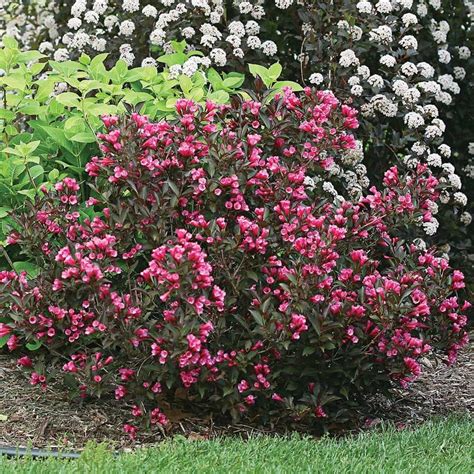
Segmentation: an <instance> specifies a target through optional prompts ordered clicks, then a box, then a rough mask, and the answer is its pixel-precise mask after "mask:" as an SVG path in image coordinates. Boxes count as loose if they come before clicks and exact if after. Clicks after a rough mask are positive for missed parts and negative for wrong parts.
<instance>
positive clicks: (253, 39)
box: [247, 36, 262, 49]
mask: <svg viewBox="0 0 474 474" xmlns="http://www.w3.org/2000/svg"><path fill="white" fill-rule="evenodd" d="M247 46H248V47H249V48H250V49H259V48H260V47H261V46H262V42H261V41H260V38H259V37H258V36H249V37H248V38H247Z"/></svg>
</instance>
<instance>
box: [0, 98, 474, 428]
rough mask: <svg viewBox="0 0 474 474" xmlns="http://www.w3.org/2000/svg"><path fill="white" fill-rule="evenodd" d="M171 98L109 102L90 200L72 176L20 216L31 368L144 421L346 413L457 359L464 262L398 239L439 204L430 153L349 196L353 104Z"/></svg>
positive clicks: (12, 298)
mask: <svg viewBox="0 0 474 474" xmlns="http://www.w3.org/2000/svg"><path fill="white" fill-rule="evenodd" d="M176 113H177V118H176V119H175V120H166V121H165V120H163V121H160V122H157V123H154V122H151V121H149V120H148V119H147V118H146V117H145V116H141V115H138V114H132V115H131V117H129V118H125V119H120V118H119V117H117V116H107V117H104V119H103V120H104V124H105V127H106V129H107V130H106V133H103V134H100V135H99V139H100V140H101V151H102V154H101V156H98V157H94V158H92V160H91V161H90V162H89V163H88V164H87V166H86V170H87V172H88V174H89V176H90V177H91V179H92V180H93V184H92V190H93V192H92V195H91V197H90V199H88V201H87V203H83V202H80V197H79V196H80V195H79V184H78V183H77V182H76V181H75V180H74V179H71V178H67V179H64V180H63V181H61V182H59V183H57V184H56V186H55V188H54V189H53V190H47V189H44V190H43V196H42V197H41V198H38V199H37V200H36V201H35V203H34V205H32V206H31V209H30V211H29V212H27V213H24V214H22V215H19V216H17V218H16V221H17V224H16V228H15V230H14V231H13V232H12V234H11V235H10V238H9V242H10V244H11V245H18V246H21V248H22V250H23V252H25V253H27V254H28V255H29V256H30V258H31V259H32V260H34V261H36V262H37V265H38V269H37V276H36V277H32V276H28V275H26V274H20V275H19V274H17V273H15V272H11V271H4V272H1V273H0V282H1V285H2V290H1V293H0V316H2V317H8V318H11V322H8V323H2V324H1V326H0V334H1V335H3V336H4V337H5V340H6V341H7V345H8V347H9V349H10V350H12V351H13V350H15V349H17V348H18V347H19V346H20V345H23V344H24V343H29V344H30V345H31V344H32V345H33V348H35V349H37V348H38V346H40V348H39V350H38V352H36V353H35V357H34V358H33V359H32V358H30V355H28V356H22V357H21V358H20V359H19V361H18V363H19V365H21V366H23V367H25V368H26V369H27V370H29V371H30V373H31V383H32V384H34V385H41V386H45V385H46V384H47V383H48V381H49V379H51V378H53V379H61V378H62V379H63V380H64V381H65V382H66V384H67V386H68V387H69V388H70V390H72V391H73V393H76V394H79V395H80V396H82V397H84V398H85V397H88V396H105V395H110V394H113V395H114V396H115V398H116V399H117V400H121V401H123V402H125V403H128V404H131V406H132V408H131V415H130V418H131V419H130V420H129V421H128V423H127V424H126V425H125V426H124V429H125V431H126V432H127V433H129V434H130V435H131V436H132V437H133V436H135V435H136V431H137V429H138V426H139V424H140V423H141V422H143V423H145V424H148V425H160V426H162V425H166V424H167V417H166V409H165V407H166V402H169V403H171V404H174V405H176V404H180V403H185V404H187V405H188V406H196V405H197V406H199V407H200V409H202V408H203V407H205V409H206V410H208V411H222V412H223V413H227V414H230V415H232V416H233V417H234V418H235V419H236V418H238V417H242V416H243V417H252V419H255V418H254V417H257V418H258V419H260V420H263V421H265V420H267V419H268V418H269V417H278V418H281V417H282V416H285V417H289V418H290V419H292V420H294V421H297V422H306V421H309V422H313V423H316V424H322V423H326V422H328V423H333V422H340V421H344V420H347V418H348V417H349V416H351V413H352V409H353V408H355V407H357V406H359V405H360V404H361V403H363V401H364V400H365V399H366V397H367V396H368V395H370V394H372V393H376V392H379V391H381V390H384V389H386V388H388V387H390V386H391V385H392V384H394V383H400V384H402V385H404V386H405V385H407V384H408V383H409V382H410V381H412V380H413V379H414V378H416V377H417V376H418V375H419V374H420V372H421V365H420V360H421V359H422V358H426V357H429V356H432V355H434V354H437V353H445V354H447V355H448V361H449V362H450V363H452V362H454V360H455V358H456V353H457V351H458V350H459V348H460V347H462V346H463V345H464V344H465V343H466V342H467V334H466V332H465V331H464V330H463V327H464V326H465V324H466V317H465V316H464V315H463V313H464V311H465V310H466V309H467V307H468V306H469V305H468V303H463V302H461V301H458V299H457V297H456V292H457V291H458V290H460V289H462V288H463V287H464V281H463V275H462V273H461V272H459V271H456V270H452V269H451V268H450V266H449V264H448V262H447V260H446V259H444V258H442V257H440V256H438V255H437V254H436V251H435V250H426V249H424V248H422V246H421V245H419V244H418V242H417V241H416V240H415V241H414V243H412V244H407V243H405V242H403V241H402V240H400V239H399V238H398V237H397V234H398V233H399V232H400V229H402V228H404V227H407V226H408V227H411V228H413V229H414V230H415V232H416V229H417V228H418V227H417V226H416V225H415V226H414V224H416V223H418V222H419V221H420V220H421V221H426V222H429V221H430V219H431V218H432V216H431V210H430V209H431V207H432V204H431V203H433V202H435V201H436V200H437V199H438V197H439V194H440V183H439V181H438V180H437V178H436V177H434V176H433V175H432V173H431V172H430V170H429V168H428V167H427V166H426V165H424V164H421V163H419V164H418V165H417V166H416V167H415V168H413V169H411V170H410V171H409V172H403V173H402V172H400V170H399V169H398V168H397V167H395V166H394V167H392V168H390V169H389V170H388V171H387V172H386V173H385V177H384V180H383V185H382V187H381V188H380V189H377V188H375V187H372V188H370V190H369V191H366V192H364V193H361V195H360V197H355V198H349V196H346V197H345V189H344V185H343V182H341V180H340V179H339V178H338V176H339V175H338V174H332V173H331V170H332V169H333V168H334V167H335V166H337V167H339V168H340V169H341V170H344V167H345V163H346V162H347V161H346V160H347V156H348V155H350V154H351V153H353V152H354V150H355V147H356V146H357V144H356V140H355V138H354V136H353V131H354V130H355V129H357V127H358V119H357V112H356V111H355V110H354V109H352V108H351V107H349V106H347V105H342V104H341V103H340V102H339V101H338V100H337V99H336V98H335V97H334V95H333V94H332V93H330V92H321V91H319V92H317V91H314V90H311V89H306V90H305V91H304V92H303V93H302V94H300V95H297V94H295V93H293V92H291V91H290V90H286V91H285V92H284V94H280V95H277V96H276V97H274V98H273V99H270V98H269V97H267V99H265V98H263V97H252V98H251V99H249V100H245V101H243V100H242V99H239V98H235V100H233V102H232V105H228V106H225V105H216V104H214V103H212V102H207V103H206V105H205V106H198V105H196V104H195V103H194V102H192V101H190V100H185V99H184V100H178V102H177V103H176ZM84 204H85V205H84ZM85 206H86V207H85ZM30 347H31V346H30Z"/></svg>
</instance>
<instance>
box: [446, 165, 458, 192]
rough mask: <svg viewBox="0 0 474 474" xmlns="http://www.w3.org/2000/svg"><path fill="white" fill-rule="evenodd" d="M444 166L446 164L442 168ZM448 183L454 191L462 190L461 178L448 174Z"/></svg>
mask: <svg viewBox="0 0 474 474" xmlns="http://www.w3.org/2000/svg"><path fill="white" fill-rule="evenodd" d="M444 166H446V163H445V164H444V165H443V167H444ZM448 181H449V184H450V185H451V186H452V187H453V188H454V189H461V188H462V182H461V178H460V177H459V176H458V175H457V174H455V173H453V174H450V175H449V176H448Z"/></svg>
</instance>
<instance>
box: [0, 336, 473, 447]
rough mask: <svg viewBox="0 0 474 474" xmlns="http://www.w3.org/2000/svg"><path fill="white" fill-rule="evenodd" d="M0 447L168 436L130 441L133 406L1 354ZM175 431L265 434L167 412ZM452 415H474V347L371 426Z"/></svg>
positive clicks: (374, 416)
mask: <svg viewBox="0 0 474 474" xmlns="http://www.w3.org/2000/svg"><path fill="white" fill-rule="evenodd" d="M0 384H1V386H2V391H1V393H0V420H2V421H0V445H8V446H12V445H13V446H23V447H26V446H33V447H59V448H69V449H81V448H83V447H84V446H85V444H86V443H87V442H88V441H91V440H94V441H97V442H102V441H106V442H111V443H113V444H114V445H116V446H118V447H122V448H125V447H136V446H138V445H148V444H152V443H154V442H156V441H158V440H160V439H162V438H163V437H164V436H163V434H161V433H159V432H155V433H152V434H148V435H146V436H142V437H139V439H138V440H137V441H136V442H131V441H129V440H128V437H127V436H125V435H124V434H123V432H122V431H121V428H120V427H121V426H122V422H123V420H125V419H127V416H129V410H128V409H127V408H126V407H123V405H120V404H116V403H114V402H113V401H96V402H92V403H84V404H83V405H78V404H77V403H71V402H69V401H68V399H67V397H66V395H65V393H64V392H62V391H60V390H59V389H57V388H54V387H53V388H51V387H49V388H48V389H47V391H48V396H47V397H45V396H44V394H42V393H41V391H40V389H39V388H38V387H33V386H31V385H30V384H29V381H28V380H27V379H26V377H25V376H24V375H23V374H22V373H21V372H19V371H18V369H17V368H16V367H15V361H14V360H12V359H11V358H9V357H7V356H3V357H1V358H0ZM168 414H169V417H170V420H171V422H172V429H171V431H170V434H182V435H185V436H186V437H188V438H190V439H210V438H214V437H216V436H219V435H223V434H227V435H232V434H235V435H244V436H248V435H249V434H251V433H257V432H263V431H264V430H258V429H255V428H251V427H249V426H246V425H234V426H222V425H220V426H219V425H217V424H215V423H214V422H213V420H211V419H209V418H207V419H206V418H204V417H201V418H200V417H198V416H190V415H188V414H186V413H182V412H179V411H175V412H173V411H171V412H168ZM453 414H459V415H463V414H474V348H473V346H472V344H471V345H470V346H469V347H468V348H467V349H466V350H464V351H463V352H462V353H461V354H460V357H459V361H458V363H457V364H456V365H455V366H454V367H453V368H452V370H449V371H446V370H443V367H442V366H441V365H440V366H438V367H433V366H432V367H425V370H424V373H423V375H422V376H421V377H420V378H419V380H418V381H417V382H415V383H414V384H413V386H412V387H411V389H410V391H399V392H398V396H397V397H395V398H394V399H393V401H388V400H386V399H379V400H376V401H374V403H373V407H372V409H371V414H370V416H369V417H368V420H369V422H368V423H367V426H370V427H373V426H376V425H378V424H380V423H381V422H382V421H392V422H395V423H396V424H397V426H398V427H400V428H403V427H405V426H411V425H416V424H420V423H422V422H424V421H426V420H428V419H431V418H434V417H438V416H443V417H444V416H447V415H453Z"/></svg>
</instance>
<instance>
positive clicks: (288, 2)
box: [275, 0, 293, 10]
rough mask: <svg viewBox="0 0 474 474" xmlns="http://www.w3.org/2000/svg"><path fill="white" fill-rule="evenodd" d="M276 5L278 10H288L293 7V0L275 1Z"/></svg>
mask: <svg viewBox="0 0 474 474" xmlns="http://www.w3.org/2000/svg"><path fill="white" fill-rule="evenodd" d="M275 5H276V6H277V8H281V9H282V10H286V9H287V8H289V7H290V6H291V5H293V0H275Z"/></svg>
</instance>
